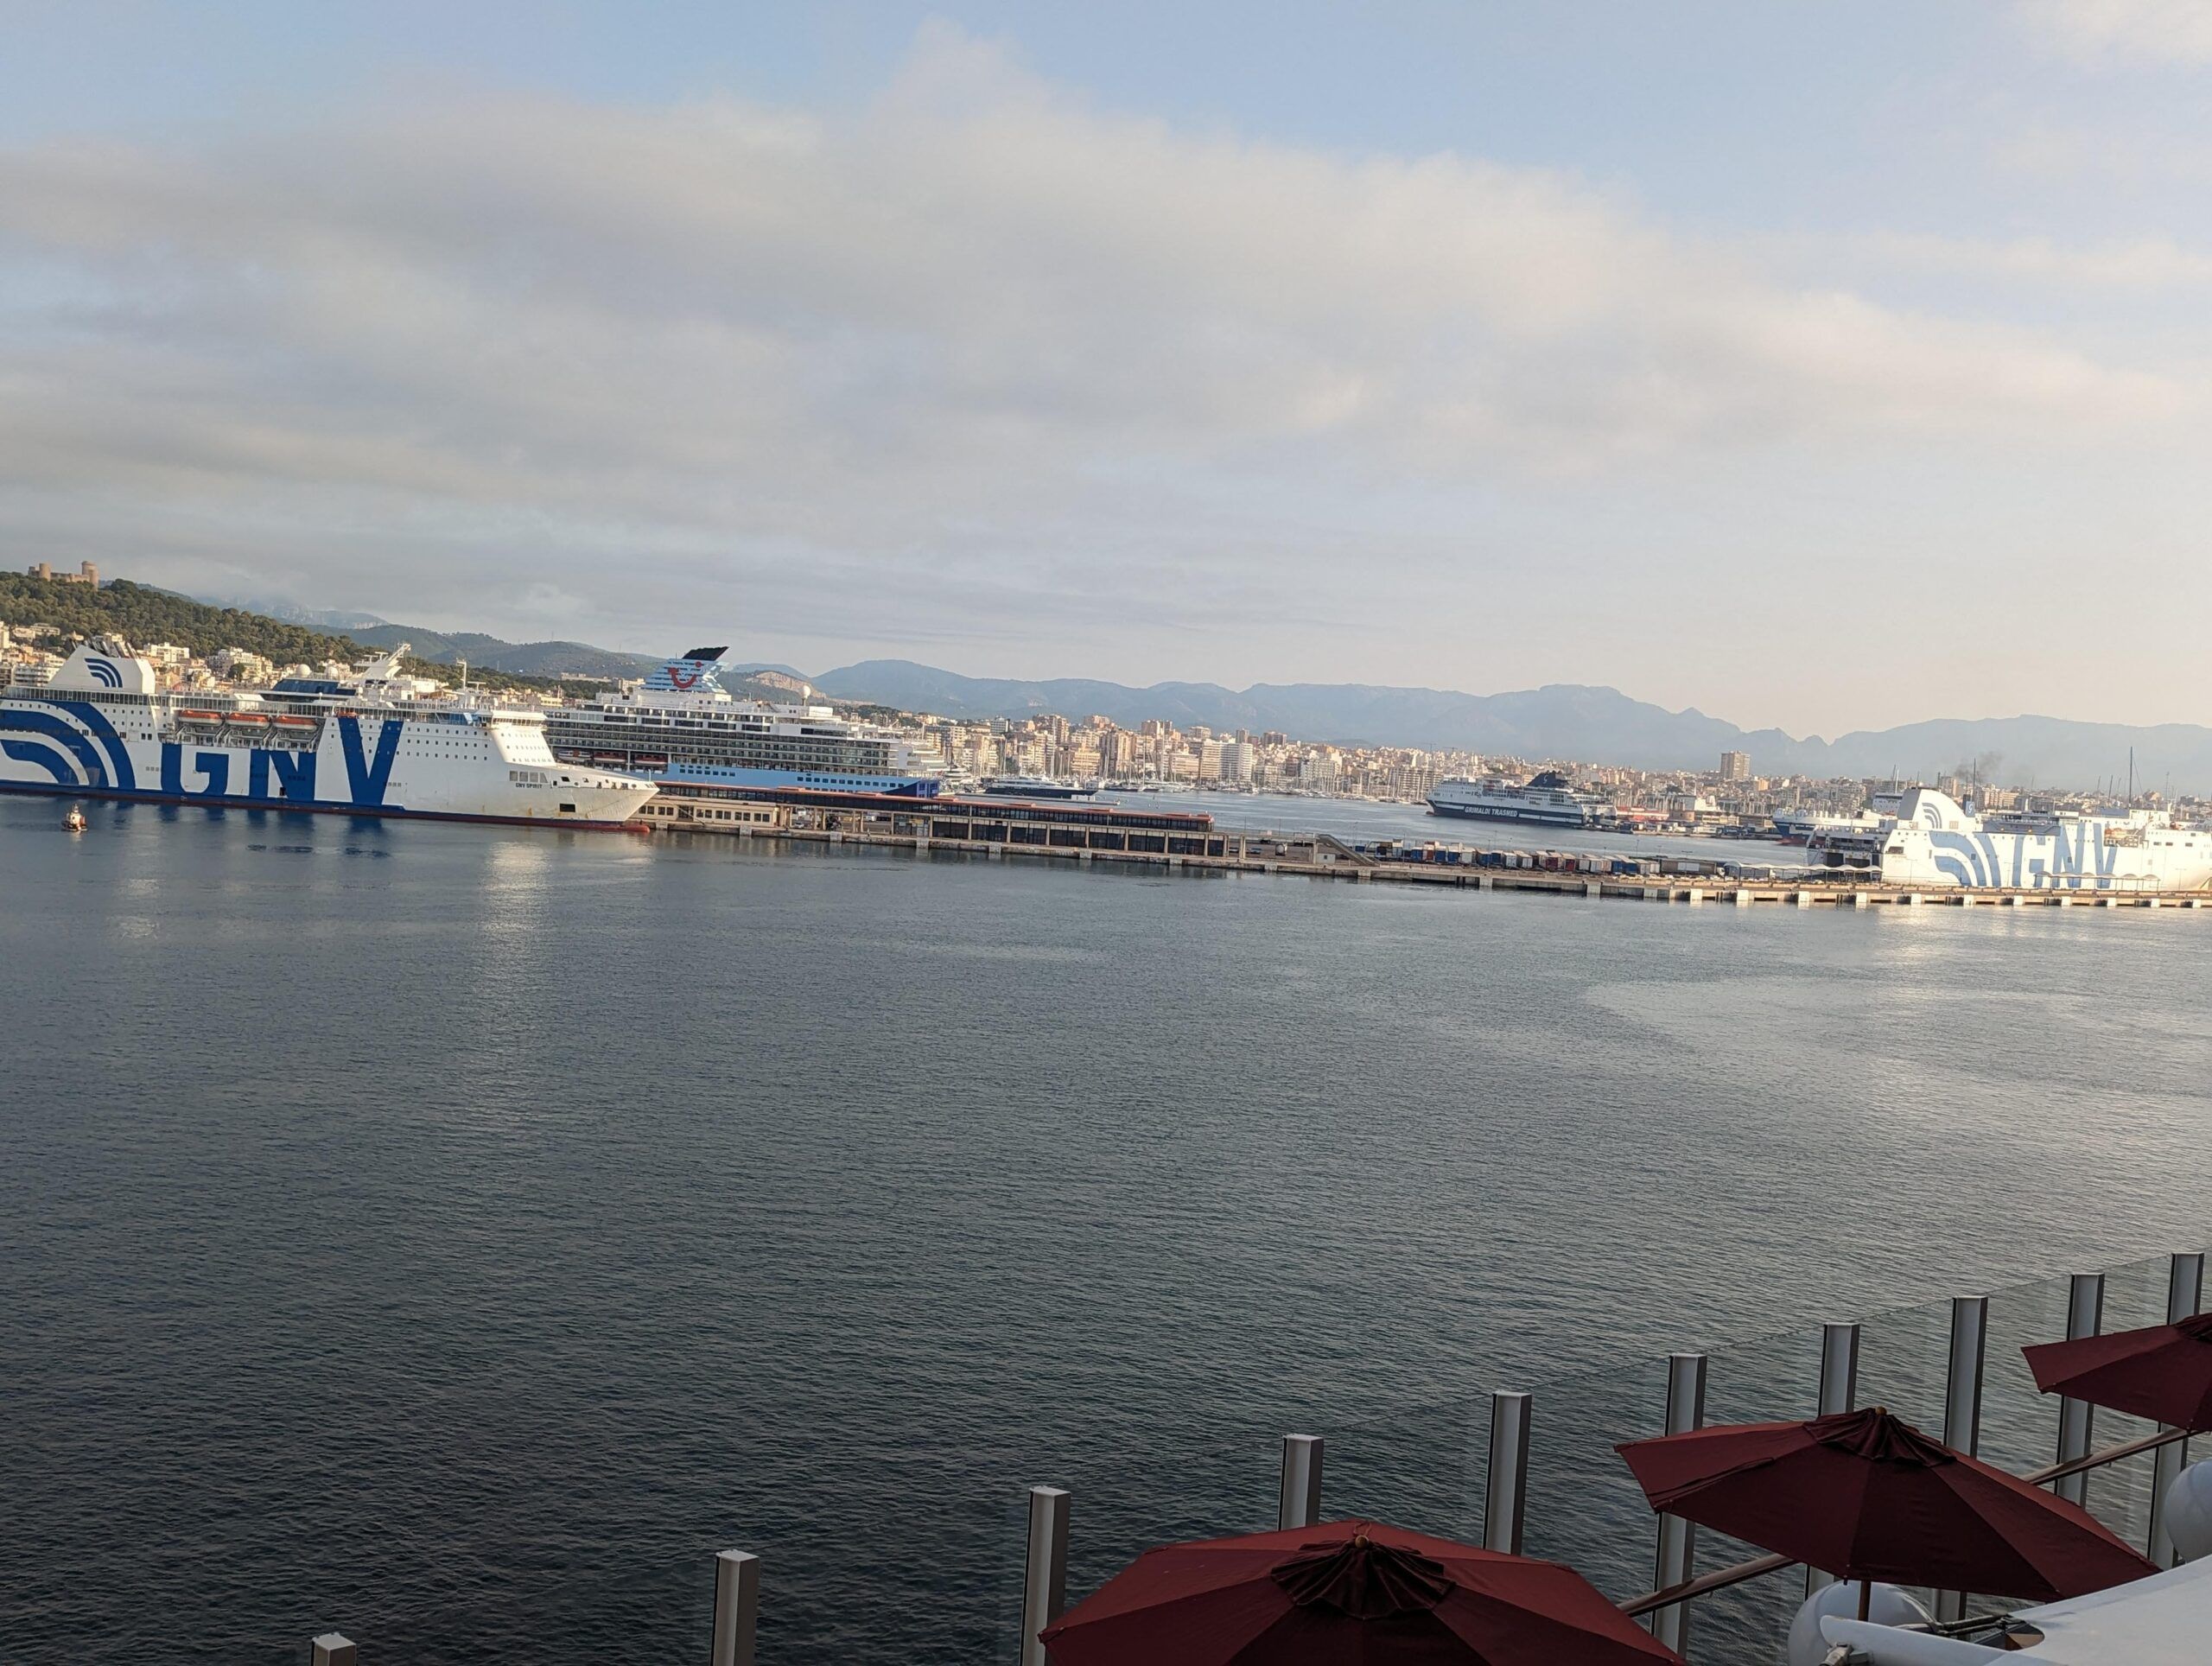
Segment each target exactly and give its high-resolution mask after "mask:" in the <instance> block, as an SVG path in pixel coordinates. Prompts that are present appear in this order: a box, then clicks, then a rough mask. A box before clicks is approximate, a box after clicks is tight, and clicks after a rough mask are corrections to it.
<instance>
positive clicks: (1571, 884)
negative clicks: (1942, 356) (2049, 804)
mask: <svg viewBox="0 0 2212 1666" xmlns="http://www.w3.org/2000/svg"><path fill="white" fill-rule="evenodd" d="M645 823H646V825H647V826H649V827H651V828H652V829H654V830H657V831H669V832H688V833H720V834H724V835H731V836H741V837H751V838H770V839H779V840H786V841H791V842H795V843H818V844H834V845H854V846H860V847H873V848H879V849H903V850H912V851H931V852H946V853H955V854H966V855H975V856H981V857H984V858H987V859H992V860H1001V859H1004V860H1012V859H1017V858H1022V859H1039V860H1043V861H1046V862H1073V863H1077V864H1079V865H1080V864H1089V863H1095V862H1115V863H1137V864H1140V865H1146V866H1151V867H1158V868H1167V869H1169V870H1172V871H1178V872H1194V873H1196V872H1208V873H1243V874H1284V875H1290V876H1295V877H1301V878H1307V879H1325V880H1341V881H1348V882H1351V883H1358V884H1387V885H1414V886H1444V887H1453V888H1457V889H1461V890H1482V891H1525V892H1540V893H1547V894H1549V895H1553V896H1564V897H1578V898H1584V899H1589V900H1599V899H1604V900H1626V901H1636V902H1667V903H1686V904H1692V905H1699V904H1706V903H1713V904H1719V905H1722V906H1735V907H1751V906H1758V905H1763V904H1771V905H1775V906H1783V907H1796V908H1822V907H1825V908H1851V909H1866V908H1877V907H1893V908H1912V907H1923V906H1927V907H1955V908H1959V907H1974V906H1984V907H2009V908H2027V907H2036V908H2069V907H2073V908H2137V909H2141V908H2178V909H2194V910H2198V911H2202V910H2203V909H2205V908H2206V907H2207V906H2212V891H2189V892H2176V891H2158V890H2152V889H2120V888H2109V889H2093V888H2088V887H2082V888H2068V887H2056V886H2049V887H2035V888H2029V887H1965V886H1942V887H1937V886H1918V887H1904V886H1892V885H1885V884H1884V883H1882V882H1881V881H1878V880H1877V879H1874V878H1872V877H1870V876H1868V875H1867V874H1866V873H1864V872H1863V871H1861V872H1856V873H1854V872H1853V871H1852V870H1847V869H1821V870H1807V871H1805V872H1803V873H1800V874H1785V875H1780V876H1773V875H1765V874H1739V873H1735V872H1732V871H1731V870H1732V869H1734V868H1739V867H1740V866H1741V864H1737V863H1732V862H1722V861H1717V860H1708V859H1699V860H1689V859H1680V858H1676V859H1666V860H1654V859H1650V858H1636V857H1629V856H1595V855H1589V854H1587V853H1577V852H1561V851H1535V852H1530V851H1522V850H1477V849H1471V848H1469V847H1465V846H1456V845H1454V846H1440V845H1433V844H1432V845H1421V844H1418V843H1407V842H1402V841H1389V842H1385V843H1382V844H1380V845H1360V844H1353V843H1346V842H1345V841H1344V840H1342V839H1339V838H1337V837H1336V836H1333V835H1332V834H1327V833H1278V832H1257V831H1248V830H1231V829H1225V828H1222V827H1219V826H1217V824H1216V823H1215V822H1214V819H1213V817H1211V816H1210V815H1207V814H1205V813H1203V812H1192V811H1157V810H1152V809H1148V808H1147V809H1125V808H1122V807H1121V806H1118V805H1107V804H1077V803H1069V802H1064V801H1057V800H1056V801H1052V802H1049V803H1035V802H1030V801H1027V800H1020V799H998V798H989V799H985V798H909V797H903V796H899V795H894V794H888V793H866V792H822V791H818V790H815V789H811V788H804V787H777V788H760V789H754V788H745V787H728V786H718V785H693V784H690V783H683V782H669V783H665V784H664V785H663V786H662V788H661V791H660V792H659V794H658V797H657V798H654V800H653V801H652V803H651V804H648V805H647V806H646V807H645ZM1669 868H1674V869H1681V870H1688V871H1679V872H1666V871H1658V870H1664V869H1669Z"/></svg>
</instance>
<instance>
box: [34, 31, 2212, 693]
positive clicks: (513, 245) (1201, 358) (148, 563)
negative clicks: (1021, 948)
mask: <svg viewBox="0 0 2212 1666" xmlns="http://www.w3.org/2000/svg"><path fill="white" fill-rule="evenodd" d="M648 18H649V19H650V22H645V21H642V20H645V19H648ZM0 41H4V42H5V47H4V49H0V559H4V560H5V561H6V562H7V563H8V564H10V565H15V564H19V563H23V562H27V561H30V560H35V559H41V558H47V559H53V560H54V561H56V562H67V563H74V562H76V561H78V560H79V559H83V558H86V557H90V558H92V559H94V560H97V561H99V563H101V564H102V565H103V566H104V567H105V568H107V569H110V570H111V571H114V572H118V573H122V574H124V575H131V576H137V577H142V578H144V579H147V580H149V581H152V582H158V583H163V584H168V585H171V586H174V587H176V588H184V589H188V590H191V591H193V592H194V593H198V594H206V595H230V596H258V597H279V598H289V599H291V600H294V601H299V602H302V603H304V604H307V605H310V606H317V607H359V608H365V609H368V610H371V611H373V612H376V613H378V614H384V615H385V616H387V617H392V618H397V619H401V620H409V621H420V622H423V623H426V624H432V625H437V626H446V627H474V628H481V629H486V630H490V631H493V632H496V633H499V634H502V635H507V636H518V637H532V638H535V637H543V636H555V635H558V636H573V637H581V638H584V639H590V640H594V641H599V642H602V643H605V644H607V645H617V646H623V647H631V648H636V649H640V650H644V651H647V652H656V651H664V650H668V649H671V648H676V647H682V646H687V645H690V639H692V638H695V637H709V638H713V639H716V640H721V639H728V640H730V641H732V642H733V643H734V644H735V645H737V652H739V654H741V656H743V657H745V658H760V659H777V660H785V661H788V662H790V663H792V664H797V665H798V666H800V667H802V668H804V669H808V670H821V669H824V668H827V667H829V666H830V665H833V664H842V663H844V662H846V661H849V660H850V659H854V658H861V657H869V656H879V655H880V656H900V657H907V658H918V659H923V660H926V661H929V662H931V663H934V664H943V665H946V666H950V667H951V668H953V669H957V670H960V671H969V672H971V673H976V674H988V675H1007V676H1046V675H1084V676H1096V677H1111V678H1115V679H1117V680H1121V681H1125V682H1147V681H1151V680H1154V679H1159V678H1171V677H1173V678H1192V679H1200V678H1203V679H1210V680H1217V681H1222V682H1227V683H1231V684H1239V685H1241V684H1245V683H1248V682H1252V681H1268V682H1288V681H1363V682H1389V683H1420V684H1433V685H1440V686H1447V687H1456V688H1464V689H1469V690H1476V691H1491V690H1502V689H1509V688H1521V687H1528V686H1531V685H1534V684H1540V683H1546V682H1594V683H1607V684H1614V685H1615V686H1618V687H1620V688H1622V689H1624V690H1627V691H1629V692H1630V693H1632V694H1635V695H1637V696H1642V697H1644V698H1648V699H1654V700H1658V701H1661V702H1663V703H1666V704H1668V705H1670V706H1682V705H1693V704H1694V705H1696V706H1699V707H1700V708H1701V709H1705V710H1707V711H1709V712H1712V713H1714V714H1716V715H1721V716H1725V717H1728V718H1732V719H1733V720H1735V721H1737V722H1742V723H1745V724H1746V725H1758V724H1764V723H1767V722H1779V723H1782V724H1783V725H1785V726H1787V727H1789V728H1793V729H1796V730H1799V731H1804V730H1817V731H1820V732H1822V733H1827V734H1834V733H1835V732H1838V731H1840V730H1842V729H1846V728H1858V727H1874V726H1882V725H1886V724H1889V723H1891V722H1903V721H1910V720H1911V719H1915V718H1919V717H1926V716H1936V715H1948V716H1982V715H2010V714H2012V713H2016V712H2019V711H2024V710H2026V711H2041V712H2050V713H2054V714H2056V715H2068V716H2079V717H2091V718H2104V719H2116V720H2132V721H2146V722H2147V721H2163V720H2184V721H2195V722H2212V682H2208V679H2207V677H2206V676H2205V659H2206V656H2205V654H2204V652H2203V646H2202V644H2203V639H2204V632H2203V620H2205V619H2206V618H2207V617H2208V610H2209V609H2212V558H2208V556H2212V551H2209V550H2208V542H2212V352H2209V351H2208V349H2212V322H2209V321H2212V207H2208V205H2212V4H2203V3H2196V0H2018V3H2005V0H1974V3H1967V0H1909V3H1894V4H1892V3H1883V0H1853V3H1840V0H1839V3H1824V4H1815V3H1808V4H1802V5H1782V6H1777V5H1775V4H1772V3H1770V0H1744V3H1735V4H1712V3H1694V0H1681V3H1666V4H1653V3H1649V0H1619V3H1616V4H1596V3H1574V0H1567V3H1560V4H1556V5H1546V6H1541V7H1531V6H1523V5H1510V4H1505V3H1502V0H1501V3H1474V0H1438V3H1433V4H1414V3H1375V4H1366V5H1361V6H1357V7H1354V6H1350V5H1327V6H1324V5H1319V4H1309V3H1297V0H1268V3H1256V0H1255V3H1245V0H1205V3H1202V4H1197V5H1193V4H1191V3H1189V0H1181V3H1175V4H1152V3H1138V0H1122V3H1117V4H1115V5H1111V6H1101V5H1097V4H1095V3H1077V4H1066V5H1054V4H1047V3H1026V4H1019V5H1016V4H983V3H979V4H964V3H960V0H951V3H947V4H943V5H939V6H936V7H921V6H908V5H902V4H894V3H879V4H859V3H838V0H827V3H815V4H810V5H806V6H799V5H789V6H780V7H769V6H750V5H748V6H735V5H731V4H728V3H715V4H708V3H699V4H687V3H664V4H659V5H656V6H653V7H650V8H640V7H637V6H633V5H615V4H607V5H603V6H602V5H594V4H585V3H575V4H565V5H563V4H541V5H528V6H525V5H520V4H505V3H499V0H471V3H470V4H467V5H466V6H456V5H453V4H451V3H438V4H429V3H416V0H382V3H376V4H359V5H355V4H349V3H340V0H323V3H317V4H315V5H312V6H301V5H298V4H297V3H296V0H289V3H283V4H276V3H270V4H249V3H238V4H232V5H228V6H220V7H218V6H183V5H172V6H168V7H160V6H155V5H150V4H133V3H100V0H74V3H69V4H60V3H52V4H49V3H41V0H29V3H26V0H0ZM678 639H682V640H681V641H679V640H678Z"/></svg>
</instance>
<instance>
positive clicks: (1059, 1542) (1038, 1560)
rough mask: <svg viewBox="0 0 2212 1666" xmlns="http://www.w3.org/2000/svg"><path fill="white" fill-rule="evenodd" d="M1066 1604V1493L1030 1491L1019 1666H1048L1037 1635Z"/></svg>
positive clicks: (1048, 1489)
mask: <svg viewBox="0 0 2212 1666" xmlns="http://www.w3.org/2000/svg"><path fill="white" fill-rule="evenodd" d="M1067 1601H1068V1494H1067V1489H1066V1488H1065V1487H1057V1486H1033V1487H1031V1488H1030V1489H1029V1555H1028V1559H1027V1562H1026V1564H1025V1565H1024V1568H1023V1573H1022V1580H1021V1654H1020V1662H1021V1666H1047V1662H1046V1658H1045V1645H1044V1644H1042V1643H1041V1642H1039V1640H1038V1637H1037V1634H1038V1633H1039V1631H1043V1630H1044V1629H1045V1628H1046V1626H1047V1625H1051V1624H1052V1622H1053V1621H1054V1620H1056V1619H1058V1618H1059V1617H1060V1611H1061V1610H1062V1609H1063V1608H1065V1607H1066V1606H1067Z"/></svg>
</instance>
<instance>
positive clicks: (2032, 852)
mask: <svg viewBox="0 0 2212 1666" xmlns="http://www.w3.org/2000/svg"><path fill="white" fill-rule="evenodd" d="M1880 850H1881V857H1880V860H1881V877H1882V881H1883V883H1884V884H1885V885H1898V886H1908V887H1911V886H1929V887H1977V888H1979V887H2005V888H2010V889H2016V890H2030V891H2038V890H2051V889H2058V890H2075V891H2195V890H2201V889H2202V888H2204V887H2208V886H2212V830H2204V829H2202V828H2185V827H2175V826H2173V825H2171V823H2169V822H2168V821H2167V819H2166V817H2164V816H2161V815H2155V814H2146V813H2137V814H2134V815H2129V816H2084V817H2067V818H2065V819H2063V820H2059V819H2053V820H2049V821H2044V822H2041V823H2012V822H2008V821H2006V820H2005V819H2000V818H1992V819H1990V820H1986V821H1985V820H1983V819H1982V818H1980V817H1976V816H1974V815H1971V814H1969V813H1967V811H1964V810H1962V809H1961V807H1960V806H1959V805H1958V804H1955V803H1954V802H1953V801H1952V800H1951V799H1950V798H1947V797H1945V796H1944V795H1943V794H1942V793H1940V792H1931V791H1929V790H1928V789H1925V788H1921V789H1916V790H1915V791H1914V792H1911V793H1910V794H1908V795H1907V797H1906V799H1905V803H1904V806H1903V808H1902V809H1901V811H1900V812H1899V815H1898V818H1897V824H1896V825H1895V826H1894V827H1892V828H1891V830H1890V831H1889V833H1888V834H1887V836H1885V837H1884V838H1883V840H1882V841H1881V845H1880Z"/></svg>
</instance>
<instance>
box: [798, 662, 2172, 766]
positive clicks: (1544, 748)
mask: <svg viewBox="0 0 2212 1666" xmlns="http://www.w3.org/2000/svg"><path fill="white" fill-rule="evenodd" d="M815 686H816V687H817V688H818V689H820V690H823V692H824V693H825V694H828V695H829V696H832V697H833V698H836V699H840V700H871V701H874V702H877V703H881V704H884V705H888V706H896V707H899V708H902V709H906V710H909V711H931V712H938V713H942V714H943V715H946V716H949V717H968V718H979V717H994V716H1003V717H1023V716H1028V715H1034V714H1036V713H1039V712H1046V711H1053V712H1058V713H1060V714H1061V715H1065V716H1069V717H1080V716H1084V715H1088V714H1090V713H1092V712H1096V713H1098V714H1100V715H1103V716H1106V717H1110V718H1112V719H1113V720H1114V721H1115V722H1116V723H1122V724H1134V723H1136V722H1141V721H1142V720H1144V719H1145V718H1147V717H1165V718H1167V719H1169V720H1170V721H1172V722H1176V723H1178V724H1187V723H1203V724H1205V725H1206V726H1207V727H1209V728H1220V729H1237V728H1243V729H1252V730H1255V731H1257V730H1266V729H1279V730H1281V731H1282V732H1283V733H1284V734H1289V735H1292V736H1294V738H1296V739H1299V740H1304V741H1329V742H1332V743H1334V744H1337V745H1342V746H1352V745H1384V746H1402V747H1431V748H1439V749H1452V750H1459V751H1465V752H1475V753H1486V754H1504V755H1509V756H1512V757H1516V758H1527V759H1545V758H1558V759H1567V758H1573V759H1579V760H1584V761H1587V762H1592V763H1608V764H1622V765H1626V766H1630V767H1632V768H1638V769H1707V770H1709V769H1711V768H1713V766H1715V765H1717V764H1718V763H1719V760H1720V754H1721V753H1723V752H1747V753H1749V754H1751V767H1752V769H1753V770H1754V771H1756V772H1757V773H1760V774H1765V775H1780V774H1806V775H1815V776H1830V775H1847V776H1859V777H1865V778H1874V777H1887V776H1888V775H1889V774H1890V773H1891V771H1892V770H1893V769H1894V770H1895V771H1897V773H1900V774H1902V775H1903V776H1904V777H1905V778H1906V779H1931V778H1933V777H1935V776H1936V775H1939V774H1942V773H1945V772H1947V771H1949V770H1952V769H1954V768H1956V767H1958V766H1961V765H1965V764H1978V765H1979V766H1980V768H1981V770H1982V773H1984V774H1985V775H1986V776H1988V777H1989V778H1990V779H1996V780H2000V781H2004V782H2007V783H2012V784H2016V785H2034V786H2044V787H2055V788H2075V789H2081V790H2092V789H2094V788H2095V787H2096V786H2097V785H2098V784H2099V783H2100V782H2103V781H2114V780H2119V779H2123V778H2124V777H2125V775H2126V769H2127V752H2128V748H2129V747H2134V748H2135V754H2136V759H2135V764H2136V779H2137V783H2138V785H2139V786H2142V787H2145V788H2148V787H2158V788H2161V789H2163V788H2164V787H2165V785H2166V784H2167V780H2168V778H2169V777H2171V784H2172V790H2173V791H2174V792H2188V793H2203V792H2212V728H2205V727H2204V726H2202V725H2200V724H2195V723H2162V724H2158V725H2155V726H2151V727H2139V726H2134V725H2130V724H2125V723H2082V722H2074V721H2072V720H2070V719H2067V718H2060V717H2038V716H2021V717H1993V718H1980V719H1956V718H1940V719H1936V720H1933V721H1931V722H1921V723H1909V724H1906V725H1904V726H1903V727H1901V728H1889V729H1877V730H1859V731H1855V732H1853V733H1852V734H1846V735H1842V736H1840V737H1839V738H1838V739H1836V740H1834V741H1826V740H1822V739H1821V737H1819V736H1818V735H1813V736H1809V737H1807V738H1804V739H1799V738H1797V737H1796V736H1793V735H1790V734H1786V733H1784V732H1783V730H1781V729H1777V728H1765V729H1744V728H1738V727H1737V726H1736V725H1735V724H1733V723H1731V722H1726V721H1725V720H1723V719H1721V718H1718V717H1708V716H1707V715H1705V714H1704V713H1703V712H1700V711H1697V710H1695V709H1690V710H1686V711H1669V710H1668V709H1666V708H1665V707H1663V706H1656V705H1653V704H1651V703H1649V702H1648V701H1643V700H1634V699H1630V697H1629V696H1627V695H1624V694H1623V693H1621V692H1620V691H1619V690H1618V689H1608V688H1593V687H1591V686H1589V685H1587V684H1549V685H1548V686H1546V687H1544V688H1541V689H1529V690H1521V691H1518V692H1515V693H1510V694H1489V695H1482V694H1462V693H1459V692H1457V691H1455V690H1446V689H1417V688H1390V687H1378V686H1374V685H1369V684H1339V683H1294V684H1265V683H1262V684H1254V685H1253V686H1252V687H1250V688H1249V689H1243V690H1234V689H1227V688H1224V687H1222V686H1221V685H1220V684H1214V683H1155V684H1153V685H1152V686H1151V687H1149V688H1142V689H1139V688H1131V687H1128V686H1127V685H1126V684H1120V683H1103V682H1094V681H1088V680H1085V679H1082V678H1075V677H1055V678H1050V679H1046V680H1044V681H1039V682H1024V681H1020V680H1014V679H1008V678H1001V677H962V676H960V675H958V674H957V673H956V672H952V671H940V670H938V668H936V667H934V666H930V665H919V664H914V663H913V662H912V661H910V660H903V659H872V660H864V661H862V662H861V663H860V664H855V665H845V666H841V667H840V668H839V669H837V670H836V671H825V672H824V673H823V675H822V676H820V677H817V678H816V679H815Z"/></svg>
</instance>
